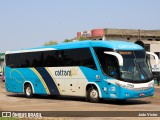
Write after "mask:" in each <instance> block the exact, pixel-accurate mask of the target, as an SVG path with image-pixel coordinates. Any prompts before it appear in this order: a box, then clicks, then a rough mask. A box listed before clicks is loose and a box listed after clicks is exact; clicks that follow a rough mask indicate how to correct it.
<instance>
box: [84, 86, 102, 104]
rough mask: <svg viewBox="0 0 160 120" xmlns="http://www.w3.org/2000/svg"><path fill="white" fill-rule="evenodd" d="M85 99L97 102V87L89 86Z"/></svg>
mask: <svg viewBox="0 0 160 120" xmlns="http://www.w3.org/2000/svg"><path fill="white" fill-rule="evenodd" d="M87 100H88V101H89V102H93V103H98V102H99V100H100V99H99V93H98V90H97V88H95V87H90V88H88V90H87Z"/></svg>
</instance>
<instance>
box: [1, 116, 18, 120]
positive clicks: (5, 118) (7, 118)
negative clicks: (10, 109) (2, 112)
mask: <svg viewBox="0 0 160 120" xmlns="http://www.w3.org/2000/svg"><path fill="white" fill-rule="evenodd" d="M0 120H20V119H19V118H13V117H0Z"/></svg>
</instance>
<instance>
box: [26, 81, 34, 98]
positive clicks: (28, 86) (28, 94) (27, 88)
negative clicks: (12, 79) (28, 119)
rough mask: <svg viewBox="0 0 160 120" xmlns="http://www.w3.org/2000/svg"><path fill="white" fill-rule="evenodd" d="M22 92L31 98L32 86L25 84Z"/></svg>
mask: <svg viewBox="0 0 160 120" xmlns="http://www.w3.org/2000/svg"><path fill="white" fill-rule="evenodd" d="M24 88H25V89H24V92H25V96H26V97H27V98H32V97H33V90H32V86H31V85H30V84H26V85H25V87H24Z"/></svg>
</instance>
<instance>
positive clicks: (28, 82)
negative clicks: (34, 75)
mask: <svg viewBox="0 0 160 120" xmlns="http://www.w3.org/2000/svg"><path fill="white" fill-rule="evenodd" d="M27 84H30V85H31V87H32V90H33V93H35V92H34V87H33V84H32V83H31V82H30V81H25V82H24V84H23V92H24V89H25V86H26V85H27Z"/></svg>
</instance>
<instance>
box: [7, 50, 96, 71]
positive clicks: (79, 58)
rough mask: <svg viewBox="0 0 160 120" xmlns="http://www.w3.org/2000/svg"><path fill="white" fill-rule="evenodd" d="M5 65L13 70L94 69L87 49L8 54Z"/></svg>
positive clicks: (94, 66)
mask: <svg viewBox="0 0 160 120" xmlns="http://www.w3.org/2000/svg"><path fill="white" fill-rule="evenodd" d="M6 65H7V66H9V67H14V68H24V67H60V66H61V67H62V66H85V67H89V68H92V69H96V65H95V62H94V60H93V57H92V54H91V52H90V49H89V48H79V49H66V50H55V51H42V52H29V53H17V54H9V55H6Z"/></svg>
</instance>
